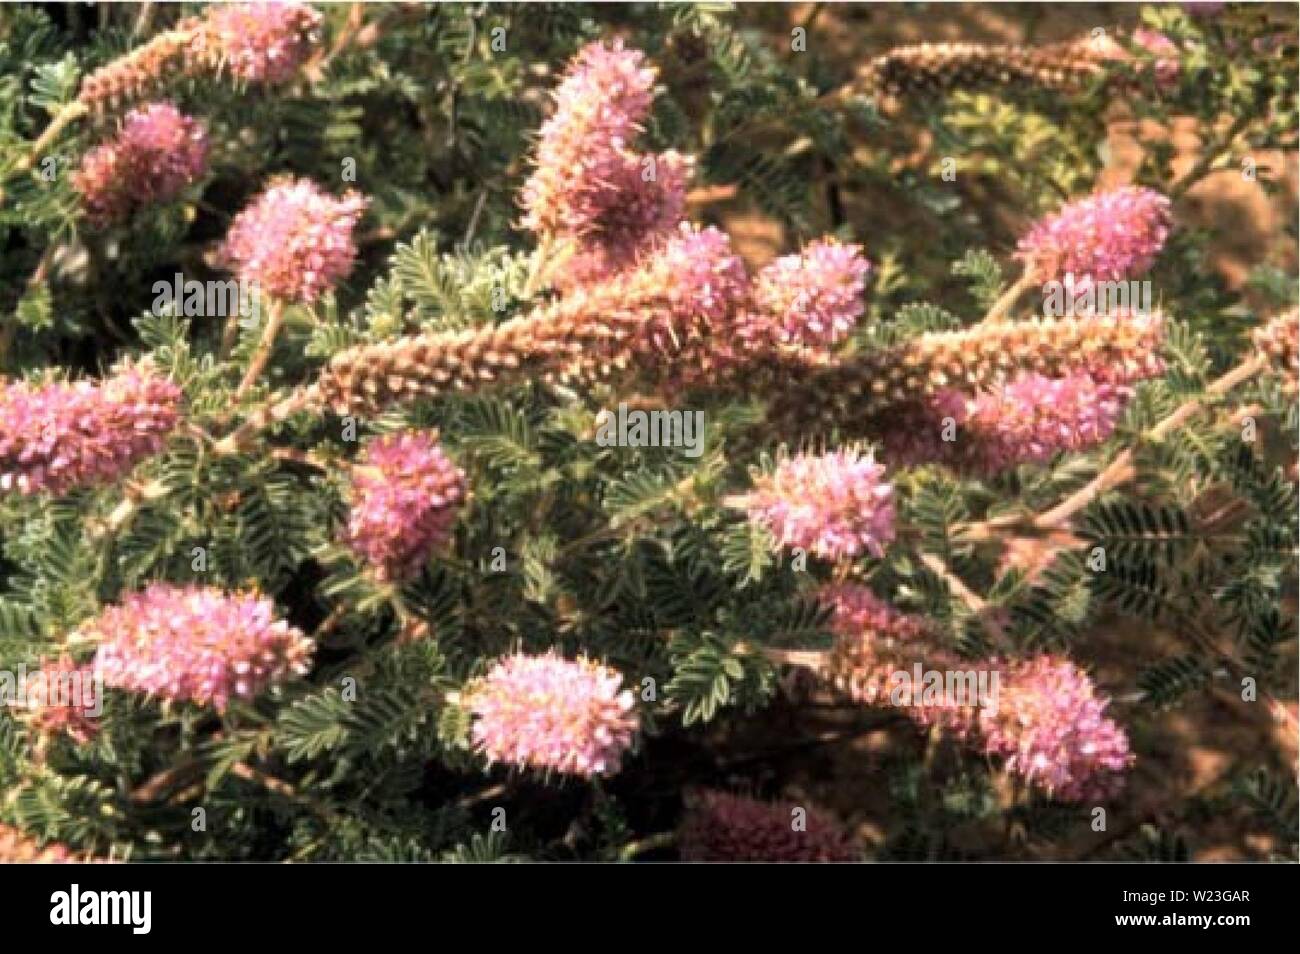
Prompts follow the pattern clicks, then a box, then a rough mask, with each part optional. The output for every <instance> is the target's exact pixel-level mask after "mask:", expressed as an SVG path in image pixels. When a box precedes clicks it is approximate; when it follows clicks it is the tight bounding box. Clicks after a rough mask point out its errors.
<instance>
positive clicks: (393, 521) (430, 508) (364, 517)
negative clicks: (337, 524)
mask: <svg viewBox="0 0 1300 954" xmlns="http://www.w3.org/2000/svg"><path fill="white" fill-rule="evenodd" d="M351 496H352V511H351V513H350V515H349V517H348V527H347V533H346V539H347V543H348V545H349V546H350V547H351V548H352V549H353V550H354V551H355V552H356V553H358V554H359V555H360V556H361V557H363V558H364V559H365V560H367V561H368V562H369V563H370V564H371V565H372V566H374V568H375V573H376V576H378V578H379V579H381V580H390V579H404V578H406V577H409V576H412V575H414V574H416V573H418V572H419V569H420V566H421V565H422V564H423V563H424V561H425V559H426V558H427V557H428V555H429V554H430V553H431V552H432V551H433V550H435V549H437V548H438V547H441V546H443V545H444V544H446V542H447V540H448V538H449V537H450V536H451V528H452V525H453V524H454V523H455V522H456V517H457V514H458V512H459V510H460V506H461V504H462V503H463V502H464V500H465V474H464V473H463V472H462V471H461V470H460V469H459V468H458V467H457V466H456V465H455V464H453V463H452V462H451V460H449V459H448V457H447V455H446V454H444V453H443V452H442V448H441V447H440V446H439V445H438V434H437V432H436V431H410V432H406V433H402V434H394V435H391V436H387V437H380V438H378V439H377V440H374V441H371V442H370V444H369V446H367V447H366V450H365V452H364V454H363V455H362V458H361V460H360V462H359V463H358V465H357V466H356V467H354V468H353V469H352V494H351Z"/></svg>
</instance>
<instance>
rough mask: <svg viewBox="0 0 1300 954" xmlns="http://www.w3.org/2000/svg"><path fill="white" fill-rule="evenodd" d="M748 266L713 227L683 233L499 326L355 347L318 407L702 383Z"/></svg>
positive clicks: (726, 334)
mask: <svg viewBox="0 0 1300 954" xmlns="http://www.w3.org/2000/svg"><path fill="white" fill-rule="evenodd" d="M747 294H748V278H747V276H746V274H745V267H744V264H743V263H742V262H741V261H740V259H739V258H737V257H736V255H735V254H734V253H733V252H732V251H731V246H730V243H729V241H728V239H727V236H726V235H725V234H724V233H722V232H719V231H718V230H717V229H713V228H706V229H697V228H694V227H692V226H690V225H686V224H683V225H682V226H681V227H680V228H679V229H678V230H677V231H676V232H674V233H673V235H672V237H671V238H670V239H668V240H666V241H664V242H662V243H661V244H659V245H656V246H655V248H654V249H653V251H652V252H650V253H649V254H647V255H646V256H645V257H644V258H643V259H642V260H641V261H640V262H639V264H638V265H637V267H636V268H634V269H632V270H631V271H628V272H623V273H621V274H619V275H616V276H614V277H613V278H611V279H608V280H606V281H600V282H595V283H593V284H591V285H585V286H582V287H580V288H577V289H574V290H573V291H572V292H571V293H570V294H568V295H565V296H563V297H561V298H559V299H558V300H556V301H552V302H549V303H547V304H544V305H541V306H539V307H538V308H536V309H534V310H533V311H531V312H530V313H528V314H527V315H522V316H519V317H516V318H511V319H509V320H507V321H503V322H501V323H500V324H496V325H488V326H483V327H479V328H474V329H470V330H467V331H461V332H442V333H438V334H427V335H416V336H410V337H405V338H398V339H395V340H392V341H383V342H379V343H376V344H369V345H362V346H358V347H355V348H349V349H347V350H345V351H341V352H339V353H338V354H336V355H335V356H334V357H333V358H331V359H330V363H329V366H328V367H327V368H325V369H324V370H323V371H322V372H321V375H320V378H319V380H318V382H317V387H316V391H317V393H318V394H319V399H320V400H322V401H323V402H326V403H328V404H329V406H331V407H333V408H334V409H336V410H338V411H339V412H340V413H347V412H348V411H349V410H357V409H375V408H380V407H384V406H386V405H388V404H392V403H396V402H400V401H409V400H412V399H414V398H417V397H421V398H430V397H438V396H440V395H445V394H454V393H462V394H463V393H473V392H478V391H483V390H487V389H489V388H492V387H499V386H502V385H505V384H509V383H512V382H516V381H520V380H524V379H532V380H535V379H537V378H539V377H540V378H542V379H552V380H559V381H568V382H573V381H581V382H584V383H591V382H593V381H599V380H606V379H608V378H610V377H612V376H615V375H617V376H619V377H620V379H621V380H622V381H623V383H624V384H629V383H631V382H630V381H629V377H635V376H636V375H640V376H641V377H642V378H644V379H646V380H648V381H649V383H650V384H652V385H654V386H658V385H659V384H660V383H662V382H664V381H665V380H668V379H672V378H679V379H685V378H690V379H692V380H695V379H705V380H707V379H708V374H709V372H710V370H711V369H713V368H716V367H718V366H720V365H721V364H722V363H723V362H724V361H726V360H729V358H728V348H729V346H730V344H731V343H732V342H733V341H734V336H733V335H732V334H731V324H730V322H731V319H732V316H733V315H734V314H735V313H736V311H737V309H738V307H739V305H740V304H741V303H742V302H743V300H744V298H745V296H746V295H747Z"/></svg>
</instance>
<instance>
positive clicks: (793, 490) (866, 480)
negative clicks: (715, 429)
mask: <svg viewBox="0 0 1300 954" xmlns="http://www.w3.org/2000/svg"><path fill="white" fill-rule="evenodd" d="M884 474H885V468H884V465H883V464H879V463H877V462H876V460H875V457H874V455H872V454H870V453H867V454H864V453H862V451H861V450H859V449H858V448H856V447H850V448H847V449H845V450H837V451H830V452H828V453H825V454H798V455H796V456H794V457H790V458H786V459H784V460H782V461H781V462H780V463H778V464H777V465H776V467H775V468H774V469H773V470H772V472H771V473H768V474H762V475H760V476H759V477H758V478H757V479H756V480H755V481H754V489H753V490H752V491H750V492H749V493H748V494H746V495H744V496H743V497H741V498H739V499H738V500H737V503H738V505H739V506H742V507H744V508H745V510H746V511H747V512H748V514H749V519H750V521H752V522H753V523H756V524H758V525H760V526H762V527H765V528H766V529H767V530H769V531H770V532H771V533H772V535H773V536H774V537H775V538H776V541H777V543H778V544H779V545H780V546H782V547H799V548H801V549H804V550H807V551H808V552H809V553H811V554H813V555H814V556H818V557H822V558H824V559H827V560H841V559H853V558H854V557H857V556H858V555H859V554H861V553H869V554H871V555H872V556H874V557H880V556H883V555H884V552H885V547H886V545H888V544H889V543H890V542H891V541H892V540H893V539H894V500H893V495H894V488H893V485H892V484H890V483H889V482H888V481H886V480H885V479H884Z"/></svg>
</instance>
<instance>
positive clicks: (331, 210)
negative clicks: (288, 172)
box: [218, 179, 367, 303]
mask: <svg viewBox="0 0 1300 954" xmlns="http://www.w3.org/2000/svg"><path fill="white" fill-rule="evenodd" d="M366 205H367V200H366V199H365V198H364V197H362V196H361V195H359V194H358V193H356V192H347V193H345V194H344V195H343V196H342V197H341V198H337V199H336V198H335V197H334V196H331V195H329V194H328V193H326V192H324V191H323V190H322V189H321V188H320V187H319V186H317V185H316V184H315V183H314V182H312V181H310V180H308V179H284V180H281V181H279V182H276V183H274V184H273V185H271V186H270V187H269V188H268V189H266V191H265V192H263V193H262V194H261V195H259V196H258V197H257V198H255V199H254V200H253V201H252V202H251V203H250V204H249V205H248V207H247V208H245V209H244V211H242V212H240V213H239V215H237V216H235V220H234V222H232V223H231V226H230V231H229V232H228V233H227V235H226V240H225V242H224V243H223V244H222V246H221V249H220V250H219V252H218V258H219V259H221V260H222V261H223V262H224V263H225V264H226V265H227V266H228V267H229V268H231V269H232V270H233V271H234V272H236V273H237V274H238V275H239V277H240V279H241V280H243V281H247V282H250V283H252V284H254V285H255V286H256V287H257V288H258V289H259V290H260V291H261V293H262V294H265V295H270V296H272V297H275V298H282V299H284V300H286V301H303V302H308V303H311V302H313V301H315V300H316V299H317V298H319V297H320V296H321V295H322V294H324V293H325V292H327V291H329V290H330V289H332V288H333V287H334V286H335V285H336V284H338V282H340V281H341V280H342V279H344V278H346V277H347V276H348V274H349V273H350V272H351V271H352V266H353V263H354V261H355V259H356V256H357V247H356V242H355V239H354V238H353V231H354V230H355V228H356V224H357V221H358V220H359V219H360V218H361V214H362V213H363V212H364V211H365V208H366Z"/></svg>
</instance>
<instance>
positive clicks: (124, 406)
mask: <svg viewBox="0 0 1300 954" xmlns="http://www.w3.org/2000/svg"><path fill="white" fill-rule="evenodd" d="M180 414H181V390H180V388H179V387H177V386H176V385H175V384H174V383H173V382H172V381H170V380H168V379H167V378H164V377H160V376H159V375H157V374H155V373H153V372H152V371H151V370H150V369H149V368H147V367H145V366H141V367H132V366H127V367H125V368H124V369H122V370H120V371H118V372H117V373H116V374H114V375H113V376H111V377H108V378H105V379H104V380H103V381H101V382H99V383H92V382H90V381H78V382H76V383H75V384H68V383H63V382H56V383H52V384H44V385H32V384H28V383H26V382H21V381H20V382H17V383H14V384H6V385H3V386H2V387H0V421H3V422H4V427H3V429H0V491H6V490H17V491H18V492H19V493H23V494H36V493H41V492H48V493H51V494H55V495H61V494H65V493H67V492H68V491H69V490H72V489H73V488H75V487H84V486H95V485H101V484H110V483H113V482H115V481H116V480H118V479H119V478H120V477H122V476H123V475H125V474H126V473H128V472H129V471H130V470H131V469H132V468H134V467H135V465H136V464H138V463H139V462H140V461H142V460H144V459H145V458H146V457H149V456H151V455H153V454H156V453H158V452H159V451H160V450H162V448H163V446H164V444H165V442H166V437H167V435H168V434H169V433H171V431H172V430H173V429H174V428H175V427H176V425H177V424H178V423H179V421H180Z"/></svg>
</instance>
